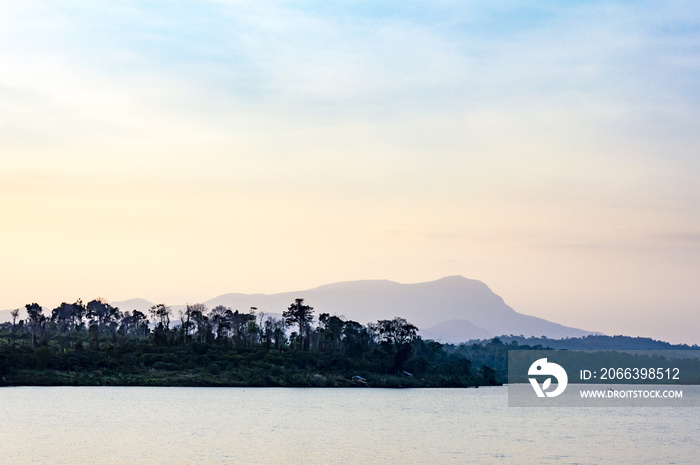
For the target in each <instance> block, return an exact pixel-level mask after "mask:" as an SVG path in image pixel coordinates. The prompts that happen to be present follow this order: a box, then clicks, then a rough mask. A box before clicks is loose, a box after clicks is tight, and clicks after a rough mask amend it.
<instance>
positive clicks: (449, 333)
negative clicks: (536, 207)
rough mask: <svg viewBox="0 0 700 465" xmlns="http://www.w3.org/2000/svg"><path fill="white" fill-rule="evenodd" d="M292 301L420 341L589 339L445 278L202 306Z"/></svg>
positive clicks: (273, 305)
mask: <svg viewBox="0 0 700 465" xmlns="http://www.w3.org/2000/svg"><path fill="white" fill-rule="evenodd" d="M295 298H303V299H305V301H306V303H307V304H309V305H311V306H312V307H314V308H315V310H316V312H317V314H318V313H320V312H326V313H330V314H331V315H341V316H344V317H346V318H348V319H352V320H356V321H358V322H360V323H363V324H365V323H368V322H373V321H376V320H379V319H390V318H393V317H395V316H401V317H404V318H406V319H407V320H408V321H410V322H411V323H413V324H415V325H416V326H418V327H419V328H420V329H421V335H422V336H423V337H424V338H433V339H435V340H440V341H441V342H463V341H467V340H469V339H483V338H488V337H494V336H498V335H501V334H517V335H520V334H522V335H524V336H526V337H529V336H547V337H550V338H555V339H558V338H564V337H580V336H586V335H588V334H594V333H592V332H590V331H584V330H581V329H576V328H570V327H567V326H563V325H560V324H557V323H552V322H550V321H547V320H544V319H542V318H537V317H533V316H528V315H523V314H521V313H517V312H516V311H515V310H513V309H512V308H510V307H509V306H508V305H506V304H505V302H504V301H503V299H502V298H501V297H499V296H498V295H496V294H494V293H493V292H492V291H491V289H489V287H488V286H487V285H486V284H484V283H483V282H481V281H477V280H473V279H467V278H464V277H462V276H449V277H446V278H442V279H438V280H437V281H430V282H424V283H417V284H399V283H396V282H393V281H387V280H368V281H349V282H341V283H335V284H327V285H324V286H320V287H317V288H314V289H307V290H304V291H296V292H285V293H280V294H269V295H266V294H224V295H221V296H219V297H216V298H214V299H211V300H209V301H207V302H205V304H206V305H207V306H208V307H209V308H212V307H214V306H216V305H225V306H227V307H231V308H234V309H238V310H240V311H247V310H248V309H249V308H250V307H256V308H257V310H258V311H263V312H267V313H281V312H282V311H284V310H285V309H286V308H287V307H288V306H289V304H290V303H291V302H293V301H294V299H295Z"/></svg>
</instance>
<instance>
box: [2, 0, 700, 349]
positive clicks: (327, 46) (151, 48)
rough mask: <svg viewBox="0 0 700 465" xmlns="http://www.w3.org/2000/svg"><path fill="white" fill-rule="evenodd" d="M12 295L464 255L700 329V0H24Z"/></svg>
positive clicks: (185, 283) (9, 29)
mask: <svg viewBox="0 0 700 465" xmlns="http://www.w3.org/2000/svg"><path fill="white" fill-rule="evenodd" d="M2 10H3V14H2V15H0V222H1V223H0V283H1V284H0V309H11V308H18V307H22V306H24V304H26V303H30V302H35V301H36V302H39V303H41V304H42V305H46V306H48V307H51V308H52V306H56V305H58V303H60V302H62V301H67V302H73V301H75V300H76V299H77V298H82V299H83V300H84V301H85V300H91V299H93V298H96V297H103V298H106V299H107V300H110V301H119V300H124V299H128V298H135V297H142V298H146V299H148V300H151V301H154V302H165V303H168V304H182V303H186V302H189V303H192V302H198V301H203V300H207V299H210V298H212V297H215V296H217V295H220V294H224V293H227V292H245V293H258V292H260V293H275V292H284V291H291V290H300V289H308V288H313V287H316V286H318V285H322V284H327V283H332V282H338V281H348V280H358V279H390V280H392V281H397V282H402V283H412V282H421V281H431V280H434V279H438V278H440V277H443V276H448V275H457V274H458V275H462V276H465V277H468V278H472V279H478V280H481V281H483V282H485V283H486V284H487V285H489V287H490V288H491V289H492V290H493V291H494V292H496V293H497V294H498V295H500V296H501V297H503V299H504V300H505V302H506V303H507V304H509V305H510V306H511V307H513V308H514V309H515V310H516V311H518V312H520V313H525V314H529V315H535V316H538V317H542V318H546V319H549V320H551V321H555V322H557V323H561V324H565V325H569V326H575V327H578V328H582V329H587V330H592V331H600V332H603V333H606V334H626V335H631V336H646V337H654V338H656V339H663V340H667V341H671V342H684V343H700V332H699V331H698V328H700V285H699V283H700V186H699V184H698V182H697V180H698V179H699V178H700V155H699V154H698V149H699V148H700V130H698V129H699V128H698V126H699V123H698V122H700V4H698V3H697V2H691V1H669V2H656V1H655V2H646V1H635V2H631V1H630V2H614V1H605V2H603V1H601V2H595V1H590V2H589V1H572V2H560V3H553V4H552V3H551V2H516V1H504V2H490V1H473V2H458V1H449V0H445V1H442V0H432V1H403V2H369V1H339V2H320V1H300V2H282V1H265V0H262V1H255V2H252V1H251V2H248V1H233V0H211V1H204V0H202V1H188V0H182V1H170V2H157V1H145V0H144V1H129V0H126V1H120V2H111V1H100V0H90V1H87V0H64V1H61V2H54V1H35V0H24V1H22V2H10V1H5V2H2Z"/></svg>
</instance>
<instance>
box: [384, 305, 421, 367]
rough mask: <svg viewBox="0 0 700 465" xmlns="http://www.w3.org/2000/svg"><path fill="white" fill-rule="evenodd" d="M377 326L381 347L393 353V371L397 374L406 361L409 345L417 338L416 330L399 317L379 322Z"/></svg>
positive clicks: (409, 349)
mask: <svg viewBox="0 0 700 465" xmlns="http://www.w3.org/2000/svg"><path fill="white" fill-rule="evenodd" d="M377 325H378V330H379V337H380V339H381V342H382V345H383V346H384V347H386V348H387V349H388V350H389V351H390V352H393V353H394V369H395V370H396V372H397V373H398V372H400V371H401V367H402V365H403V363H404V362H405V361H406V360H408V356H409V354H410V351H411V343H412V342H413V341H414V340H415V339H416V337H417V336H418V328H416V327H415V326H414V325H412V324H411V323H409V322H408V321H406V319H405V318H400V317H396V318H394V319H393V320H379V321H377Z"/></svg>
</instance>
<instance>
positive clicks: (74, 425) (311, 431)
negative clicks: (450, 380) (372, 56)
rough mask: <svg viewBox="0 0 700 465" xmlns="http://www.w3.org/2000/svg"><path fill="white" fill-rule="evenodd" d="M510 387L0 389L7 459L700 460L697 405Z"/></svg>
mask: <svg viewBox="0 0 700 465" xmlns="http://www.w3.org/2000/svg"><path fill="white" fill-rule="evenodd" d="M507 397H508V396H507V388H506V387H498V388H479V389H403V390H401V389H294V388H279V389H276V388H146V387H15V388H2V389H0V441H1V442H0V463H3V464H13V465H21V464H38V463H43V464H91V465H92V464H144V465H146V464H169V465H173V464H234V463H235V464H238V463H250V464H353V465H356V464H403V465H406V464H408V465H412V464H466V463H483V464H511V463H512V464H600V463H615V464H635V465H638V464H654V465H658V464H697V463H698V457H699V456H700V417H699V416H698V413H700V412H699V410H698V409H696V408H627V409H624V408H587V409H586V408H515V407H508V406H507V405H508V398H507Z"/></svg>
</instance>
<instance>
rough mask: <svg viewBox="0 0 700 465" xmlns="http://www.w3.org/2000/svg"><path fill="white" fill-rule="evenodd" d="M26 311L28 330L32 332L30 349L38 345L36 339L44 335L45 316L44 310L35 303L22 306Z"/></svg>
mask: <svg viewBox="0 0 700 465" xmlns="http://www.w3.org/2000/svg"><path fill="white" fill-rule="evenodd" d="M24 307H25V308H26V309H27V320H28V321H29V330H30V331H31V332H32V347H36V346H37V345H38V337H37V335H39V336H41V335H43V333H44V327H45V325H46V316H44V309H43V308H41V305H39V304H37V303H31V304H27V305H25V306H24Z"/></svg>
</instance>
